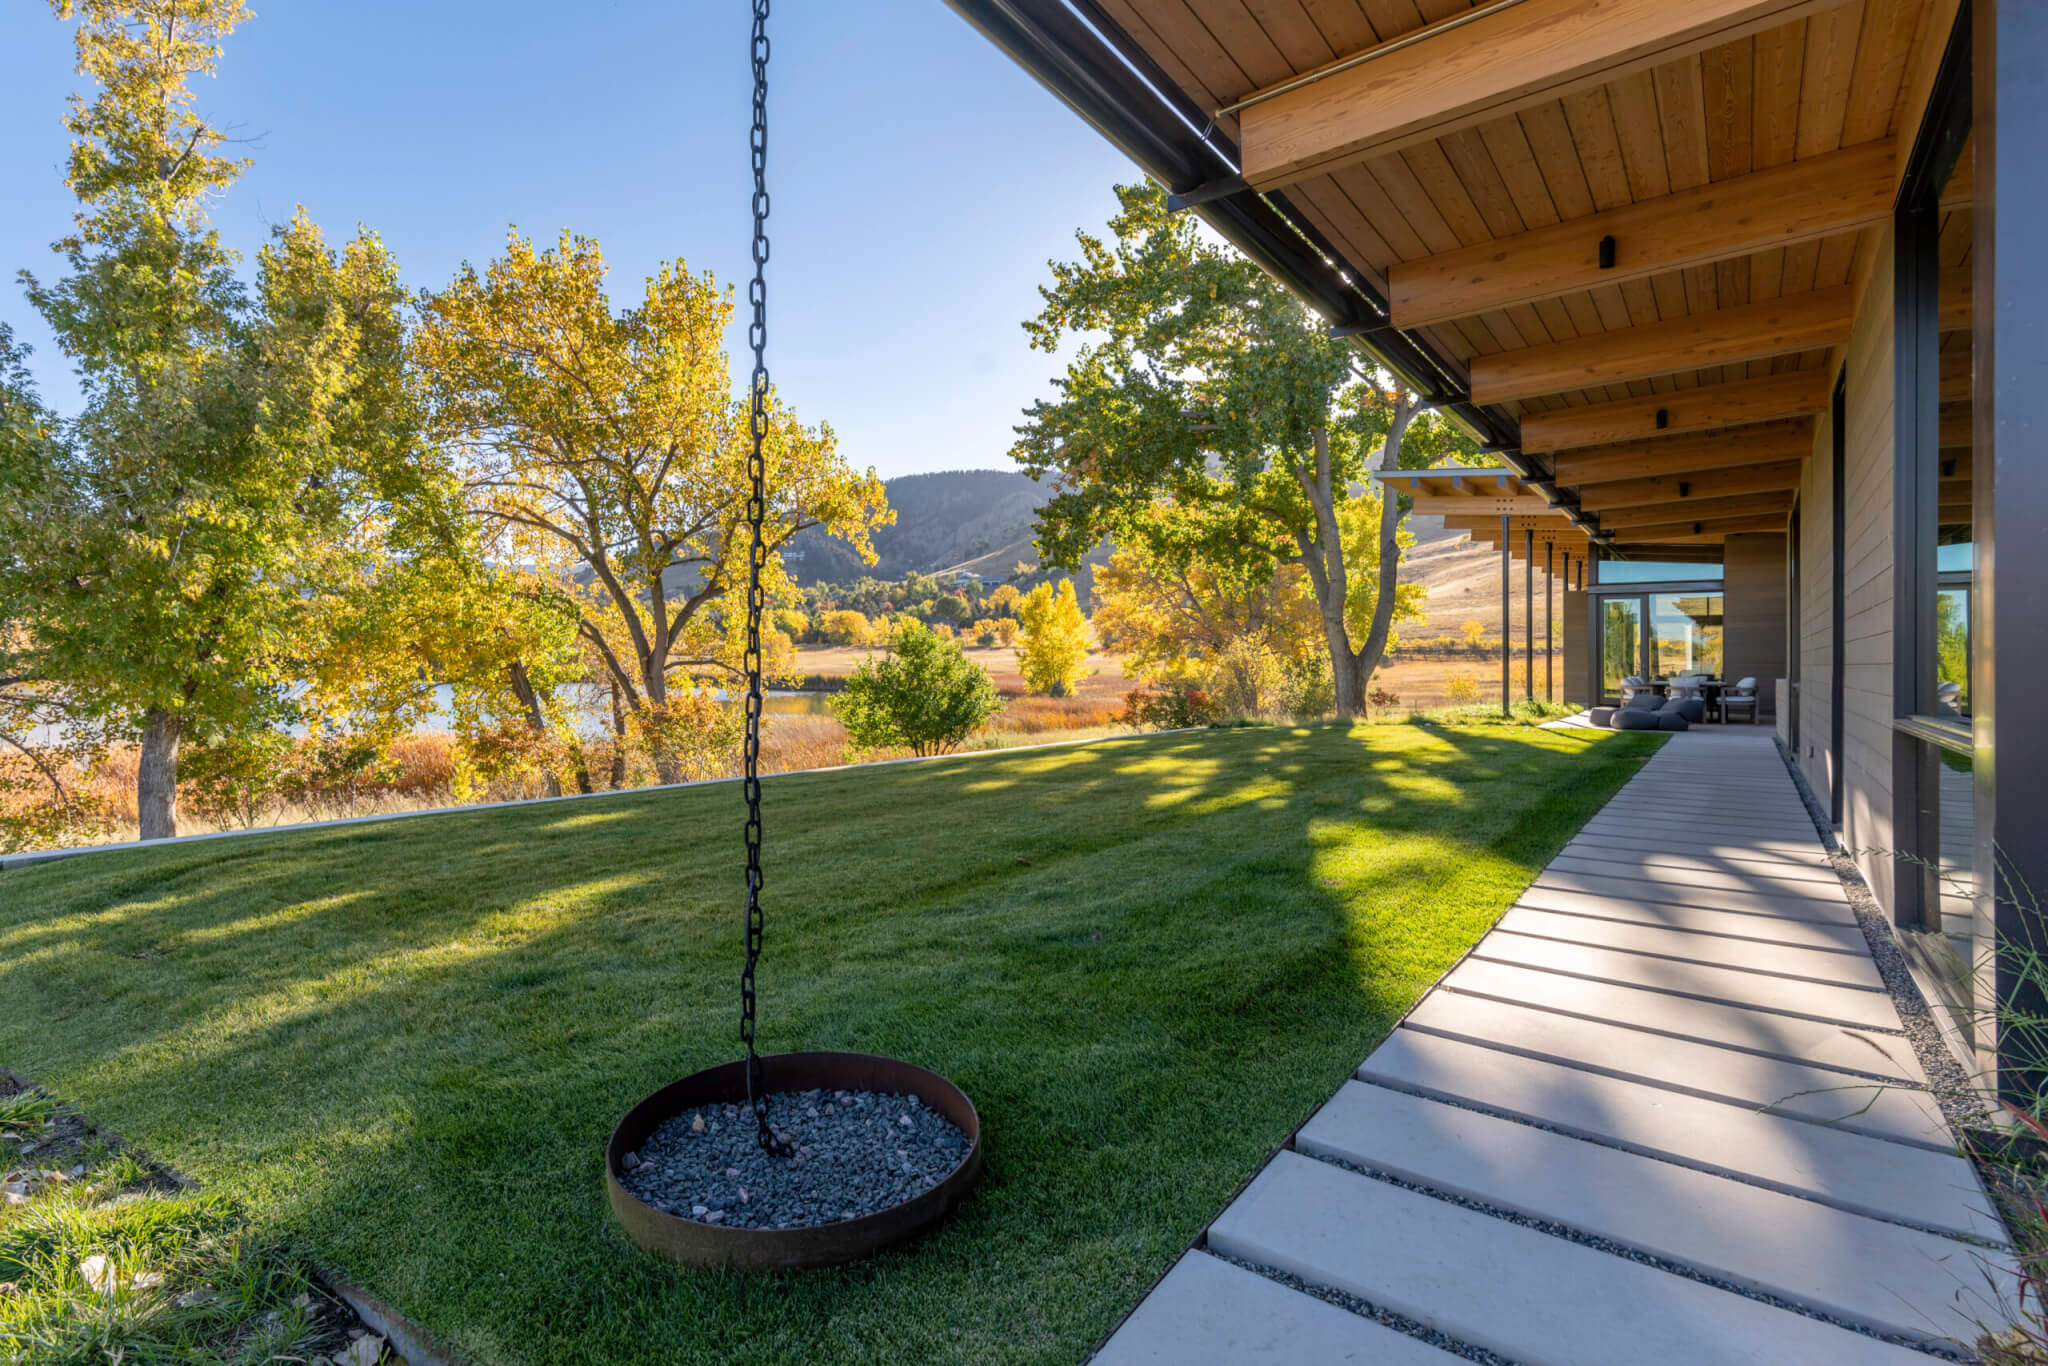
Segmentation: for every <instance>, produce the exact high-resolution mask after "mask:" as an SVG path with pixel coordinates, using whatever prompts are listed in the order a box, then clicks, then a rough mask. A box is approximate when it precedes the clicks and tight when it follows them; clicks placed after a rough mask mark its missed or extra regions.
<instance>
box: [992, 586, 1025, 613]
mask: <svg viewBox="0 0 2048 1366" xmlns="http://www.w3.org/2000/svg"><path fill="white" fill-rule="evenodd" d="M1023 597H1024V595H1023V594H1022V593H1020V592H1018V591H1017V585H1015V584H1013V583H1005V584H1000V585H998V586H997V588H996V589H995V591H994V592H992V593H990V594H989V595H988V606H989V610H990V611H992V612H995V613H997V614H999V615H1001V616H1006V617H1007V616H1014V615H1016V612H1017V604H1018V602H1020V601H1021V600H1022V599H1023Z"/></svg>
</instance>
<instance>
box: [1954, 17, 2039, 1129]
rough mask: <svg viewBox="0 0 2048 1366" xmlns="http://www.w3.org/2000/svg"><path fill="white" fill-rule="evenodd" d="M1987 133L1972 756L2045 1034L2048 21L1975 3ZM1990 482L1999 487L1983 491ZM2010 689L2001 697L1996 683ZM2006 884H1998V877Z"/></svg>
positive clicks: (2019, 1000)
mask: <svg viewBox="0 0 2048 1366" xmlns="http://www.w3.org/2000/svg"><path fill="white" fill-rule="evenodd" d="M1970 12H1971V15H1972V23H1973V27H1974V30H1975V32H1974V34H1973V35H1972V36H1973V39H1974V43H1973V47H1972V52H1971V63H1970V67H1971V84H1972V87H1973V94H1972V101H1971V102H1972V110H1973V112H1972V118H1971V122H1972V125H1973V127H1974V129H1975V133H1976V157H1977V164H1976V167H1975V199H1976V204H1975V210H1976V223H1975V233H1976V237H1975V242H1974V245H1973V247H1972V250H1971V255H1972V258H1973V261H1972V267H1973V275H1974V278H1973V280H1972V282H1971V283H1972V289H1973V292H1974V299H1973V307H1972V314H1971V323H1972V331H1973V332H1974V334H1975V335H1974V339H1973V340H1974V346H1975V357H1974V360H1975V365H1974V368H1975V372H1976V393H1975V400H1976V401H1975V405H1974V413H1973V415H1972V433H1971V439H1972V448H1973V462H1974V463H1973V466H1972V468H1973V470H1974V471H1975V480H1974V487H1973V489H1972V496H1973V500H1974V503H1975V509H1974V518H1975V532H1974V539H1975V544H1976V561H1977V563H1976V580H1975V584H1974V588H1975V593H1976V601H1975V602H1973V603H1972V604H1971V605H1970V631H1971V634H1972V635H1973V636H1974V639H1973V640H1972V641H1971V646H1970V653H1971V656H1972V658H1971V668H1970V714H1971V717H1972V722H1971V725H1972V728H1973V730H1974V736H1973V738H1974V741H1975V756H1974V758H1975V762H1974V764H1973V770H1974V775H1975V779H1976V813H1975V814H1976V827H1977V829H1976V837H1977V850H1976V865H1977V870H1978V875H1979V877H1980V878H1983V879H1984V884H1985V885H1984V890H1985V891H1986V892H1994V891H1995V893H1996V896H1997V902H1996V904H1995V906H1994V909H1993V915H1994V919H1995V923H1996V926H1997V933H1998V939H1999V941H2000V949H2001V952H2000V954H1999V957H1998V969H1997V972H1996V974H1995V979H1994V986H1995V989H1996V992H1997V997H1998V1009H1999V1014H2000V1016H2001V1017H2010V1016H2014V1015H2020V1016H2025V1017H2029V1018H2032V1019H2036V1020H2038V1019H2043V1018H2048V993H2044V991H2043V983H2042V981H2041V977H2040V974H2039V973H2038V972H2035V973H2027V972H2025V971H2023V970H2022V969H2023V967H2024V964H2023V963H2022V962H2021V961H2020V960H2019V956H2018V955H2016V954H2012V953H2007V952H2004V951H2003V950H2005V949H2006V948H2007V947H2008V946H2010V947H2014V948H2018V949H2021V950H2023V951H2028V952H2031V953H2034V954H2039V953H2041V952H2043V950H2044V949H2048V925H2044V918H2043V910H2042V905H2041V898H2042V897H2044V896H2048V839H2043V838H2042V837H2041V813H2042V812H2043V811H2048V724H2044V722H2043V719H2042V715H2041V707H2040V694H2039V689H2040V681H2041V679H2043V678H2048V460H2044V459H2042V445H2043V442H2044V441H2048V331H2044V330H2043V328H2042V326H2041V312H2042V309H2043V307H2044V306H2048V252H2043V251H2041V250H2040V245H2039V244H2040V240H2041V223H2042V221H2043V219H2044V217H2048V182H2044V181H2043V179H2042V176H2041V149H2042V148H2043V147H2044V146H2048V7H2044V6H2043V5H2041V4H2040V3H2039V0H1973V2H1972V4H1971V7H1970ZM1987 474H1988V476H1989V477H1987ZM2008 678H2009V679H2011V680H2012V684H2013V687H2012V690H2011V692H2010V693H2009V694H2006V693H2003V692H2002V689H2001V681H2002V680H2005V679H2008ZM1994 868H1995V869H1996V870H1997V871H1996V873H1995V875H1994V874H1993V873H1992V870H1993V869H1994ZM2044 1067H2048V1039H2043V1038H2042V1037H2040V1035H2039V1034H2038V1033H2037V1032H2032V1031H2027V1032H2023V1031H2022V1030H2020V1029H2017V1028H2012V1027H2006V1028H2003V1029H2001V1031H2000V1034H1999V1039H1998V1089H1999V1092H2000V1094H2001V1095H2004V1096H2005V1097H2007V1098H2009V1099H2011V1100H2014V1101H2015V1102H2017V1103H2019V1104H2023V1105H2024V1104H2026V1103H2027V1102H2028V1101H2030V1100H2031V1099H2032V1098H2033V1096H2034V1095H2035V1094H2036V1093H2038V1092H2039V1091H2040V1090H2042V1089H2043V1087H2044V1085H2048V1079H2044Z"/></svg>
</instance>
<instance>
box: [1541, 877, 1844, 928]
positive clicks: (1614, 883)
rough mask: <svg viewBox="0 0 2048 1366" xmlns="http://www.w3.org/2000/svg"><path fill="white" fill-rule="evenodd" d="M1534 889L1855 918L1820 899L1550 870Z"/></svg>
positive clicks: (1829, 900) (1834, 902)
mask: <svg viewBox="0 0 2048 1366" xmlns="http://www.w3.org/2000/svg"><path fill="white" fill-rule="evenodd" d="M1536 885H1537V886H1539V887H1554V888H1557V889H1558V890H1559V891H1565V892H1588V893H1591V894H1592V895H1594V896H1619V897H1631V898H1634V899H1636V900H1639V901H1668V902H1670V903H1671V904H1673V905H1675V906H1704V907H1705V908H1706V909H1708V910H1710V911H1768V912H1771V913H1772V914H1776V915H1803V916H1806V917H1807V918H1809V919H1813V920H1832V921H1834V922H1835V923H1836V924H1837V925H1854V924H1855V923H1856V915H1855V913H1854V912H1853V911H1851V910H1850V909H1849V903H1848V902H1846V901H1837V900H1834V899H1833V898H1831V897H1824V896H1782V895H1774V896H1759V895H1757V894H1755V893H1753V892H1731V891H1728V890H1727V889H1726V888H1722V887H1686V886H1680V885H1677V884H1674V883H1668V882H1662V883H1660V882H1644V881H1641V880H1640V879H1637V878H1630V877H1599V876H1595V875H1591V874H1587V873H1578V872H1572V871H1569V870H1559V869H1551V868H1546V869H1544V870H1543V872H1541V873H1539V874H1538V875H1537V877H1536Z"/></svg>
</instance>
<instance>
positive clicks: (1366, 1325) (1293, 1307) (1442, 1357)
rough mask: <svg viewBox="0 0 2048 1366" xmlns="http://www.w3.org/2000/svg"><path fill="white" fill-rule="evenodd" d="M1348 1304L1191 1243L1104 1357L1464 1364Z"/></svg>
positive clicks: (1272, 1363) (1148, 1364)
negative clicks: (1325, 1298) (1284, 1282)
mask: <svg viewBox="0 0 2048 1366" xmlns="http://www.w3.org/2000/svg"><path fill="white" fill-rule="evenodd" d="M1457 1360H1458V1359H1457V1358H1456V1357H1454V1356H1452V1355H1451V1354H1450V1353H1448V1352H1444V1351H1440V1350H1438V1349H1437V1348H1435V1347H1432V1346H1430V1345H1429V1344H1428V1343H1426V1342H1423V1341H1422V1340H1421V1339H1419V1338H1411V1337H1409V1336H1407V1335H1406V1334H1404V1333H1397V1332H1395V1331H1394V1330H1393V1329H1391V1328H1387V1327H1384V1326H1383V1325H1381V1324H1378V1323H1375V1322H1373V1321H1372V1320H1371V1319H1369V1318H1366V1317H1364V1316H1363V1315H1360V1314H1354V1313H1352V1312H1351V1311H1350V1310H1348V1309H1340V1308H1338V1307H1337V1306H1336V1305H1334V1304H1330V1303H1327V1302H1325V1301H1323V1300H1319V1299H1316V1298H1315V1297H1314V1296H1311V1295H1304V1294H1302V1293H1301V1292H1300V1291H1298V1290H1293V1289H1290V1288H1289V1287H1287V1286H1284V1285H1282V1284H1280V1282H1278V1281H1275V1280H1269V1279H1268V1278H1266V1277H1264V1276H1261V1275H1259V1274H1257V1273H1256V1272H1252V1271H1246V1270H1245V1269H1244V1268H1243V1267H1240V1266H1233V1265H1231V1264H1230V1263H1229V1262H1226V1261H1223V1260H1221V1259H1220V1258H1216V1257H1211V1256H1209V1255H1207V1254H1206V1253H1201V1252H1190V1253H1189V1254H1188V1255H1187V1256H1185V1257H1183V1258H1181V1259H1180V1262H1179V1264H1178V1265H1176V1266H1175V1267H1174V1268H1173V1270H1171V1271H1169V1272H1167V1273H1166V1279H1164V1280H1162V1281H1161V1282H1159V1284H1158V1285H1156V1286H1154V1287H1153V1288H1152V1293H1151V1294H1149V1295H1147V1296H1146V1297H1145V1299H1144V1302H1143V1303H1142V1304H1140V1305H1139V1306H1138V1307H1137V1309H1136V1310H1135V1311H1134V1312H1133V1313H1132V1314H1131V1316H1130V1318H1128V1319H1127V1320H1125V1321H1124V1325H1123V1327H1122V1328H1121V1329H1119V1330H1118V1332H1117V1334H1116V1336H1115V1337H1114V1338H1112V1339H1111V1340H1110V1342H1109V1345H1108V1346H1106V1347H1104V1348H1103V1349H1102V1351H1101V1352H1100V1353H1099V1354H1097V1356H1096V1357H1095V1361H1096V1363H1097V1366H1188V1363H1190V1362H1211V1363H1214V1364H1215V1366H1456V1362H1457Z"/></svg>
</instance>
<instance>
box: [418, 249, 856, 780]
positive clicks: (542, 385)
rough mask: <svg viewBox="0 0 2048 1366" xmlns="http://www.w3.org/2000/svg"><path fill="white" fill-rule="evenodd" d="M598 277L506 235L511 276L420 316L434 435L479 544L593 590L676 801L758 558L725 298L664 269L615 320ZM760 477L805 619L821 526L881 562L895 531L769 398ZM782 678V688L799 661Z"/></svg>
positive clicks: (783, 579)
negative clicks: (787, 546) (692, 724)
mask: <svg viewBox="0 0 2048 1366" xmlns="http://www.w3.org/2000/svg"><path fill="white" fill-rule="evenodd" d="M605 273H606V272H605V264H604V257H603V254H602V253H601V252H600V251H599V249H598V245H597V243H595V242H593V241H590V240H589V239H587V238H581V237H576V236H574V235H573V234H569V233H564V234H563V235H562V237H561V239H560V241H559V242H558V243H557V244H556V246H555V247H554V248H553V249H551V250H546V251H536V250H535V249H534V246H533V244H532V243H531V242H530V241H528V240H526V239H524V238H522V237H519V236H518V235H516V234H514V235H513V236H512V237H511V238H510V240H509V241H508V243H507V245H506V251H505V255H504V256H503V257H501V258H499V259H498V260H496V261H493V262H491V263H490V265H489V266H488V267H487V268H485V269H484V270H482V271H478V270H477V269H475V268H474V267H470V266H465V267H464V268H463V270H462V271H461V273H460V274H459V275H458V276H457V277H456V279H455V281H454V282H453V283H452V284H451V285H449V287H448V288H447V289H445V290H442V291H441V292H439V293H438V294H435V295H433V296H431V297H429V298H428V299H427V300H426V301H425V303H424V314H425V318H424V321H423V324H422V326H421V328H420V332H419V338H418V348H419V353H420V358H421V363H422V365H423V367H424V368H425V370H426V371H427V374H428V377H429V383H430V389H431V393H432V399H433V418H434V431H435V433H436V434H437V436H438V437H439V438H441V439H443V440H445V441H446V442H447V443H448V444H450V445H451V446H453V447H454V448H455V450H456V452H457V455H458V460H459V468H460V469H461V471H462V477H463V481H464V485H465V498H466V502H467V505H468V507H469V508H470V510H471V512H472V514H473V515H474V516H475V517H476V518H477V519H478V521H479V522H480V523H481V524H482V526H483V527H484V533H485V543H486V544H487V545H488V546H490V547H492V548H493V551H494V553H495V555H496V557H497V558H499V559H501V560H503V561H505V562H509V563H521V564H525V563H531V564H534V565H535V566H537V567H538V568H539V569H541V570H543V571H546V572H548V573H551V574H552V575H554V576H555V577H557V578H567V577H571V576H573V577H576V578H578V579H582V580H585V581H587V582H588V583H589V584H590V585H591V590H592V591H591V592H590V593H589V594H588V595H586V596H585V597H584V598H582V599H581V600H580V601H581V604H582V607H583V612H582V617H581V620H580V622H579V630H580V632H581V634H582V636H583V639H584V640H585V642H586V643H587V644H588V645H589V646H590V647H591V648H592V649H593V650H594V651H595V652H596V653H597V655H598V657H599V658H600V659H601V660H602V661H603V662H604V666H605V669H606V670H607V672H608V673H609V675H610V678H611V682H612V683H613V684H614V685H615V687H616V692H617V695H618V696H619V697H620V698H621V699H622V702H623V705H624V706H625V708H626V710H627V712H628V713H629V714H630V715H631V716H632V717H633V718H634V730H635V733H637V734H639V735H642V736H644V737H645V738H646V740H647V742H648V743H649V744H651V745H653V746H654V750H653V758H654V762H655V768H656V771H657V772H658V773H659V775H660V777H661V780H662V781H663V782H675V781H678V780H680V779H681V777H682V776H683V774H684V772H685V769H686V767H687V763H688V755H687V753H686V750H689V749H690V748H691V746H688V745H682V744H680V743H679V740H678V736H679V734H680V732H679V729H678V728H679V727H681V726H685V725H687V724H688V722H689V721H690V719H691V718H702V717H703V716H704V715H705V713H704V709H703V706H702V705H701V699H699V698H697V697H696V696H695V695H694V687H693V683H692V680H694V679H696V678H699V677H701V676H704V675H712V676H718V675H724V676H726V677H728V678H736V677H737V675H738V674H739V671H740V668H741V657H742V652H743V647H744V641H743V639H742V633H741V632H739V631H737V630H732V629H729V628H730V627H731V625H732V624H733V623H736V622H739V621H742V620H744V619H745V601H744V598H745V591H746V582H747V548H748V546H749V544H750V540H749V536H748V532H747V526H746V513H747V502H748V492H749V488H748V481H747V447H748V430H749V429H748V423H747V418H746V402H745V400H744V399H736V398H735V396H734V394H733V391H732V380H731V374H730V370H729V367H728V364H727V358H726V353H725V348H724V336H725V327H726V324H727V322H728V321H729V320H730V318H731V316H732V295H731V292H730V291H729V290H725V289H723V288H721V287H720V286H719V285H718V284H717V282H716V281H714V280H713V279H712V278H711V276H710V275H709V274H708V273H706V274H703V275H693V274H691V273H690V271H689V270H688V269H687V268H686V267H685V266H684V265H683V264H682V263H681V262H668V263H664V264H663V265H661V267H660V268H659V269H658V270H656V272H655V273H654V275H653V276H651V277H650V278H649V279H648V281H647V285H646V292H645V295H644V297H643V298H642V299H641V301H640V302H639V303H638V304H636V305H635V306H633V307H632V308H629V309H627V310H626V311H624V312H616V311H614V310H613V307H612V303H611V300H610V298H609V297H608V296H607V294H606V291H605ZM764 457H765V459H766V462H767V489H768V501H767V508H766V530H765V535H766V540H767V547H768V556H767V562H766V564H765V566H764V568H763V572H762V579H763V587H764V591H765V593H766V595H767V598H768V601H769V604H770V605H773V606H783V605H791V604H793V603H794V602H796V601H797V600H798V597H799V595H798V594H797V592H796V590H795V588H794V586H793V585H792V584H791V583H790V582H789V579H788V576H787V575H786V573H785V572H784V570H783V567H782V561H781V557H780V555H779V554H777V553H776V552H777V551H778V550H779V549H780V548H781V547H782V546H783V544H784V543H785V542H787V541H788V540H789V538H790V537H792V536H794V535H796V534H797V533H799V532H801V531H804V530H806V529H808V528H810V527H813V526H823V527H824V528H826V529H827V530H828V531H829V532H831V533H832V534H833V535H836V536H839V537H841V538H843V539H844V540H846V541H847V542H848V543H849V544H851V545H852V547H853V549H854V551H855V552H856V553H857V554H859V555H860V556H861V557H862V558H863V559H864V560H865V561H866V562H868V563H873V561H874V558H875V556H874V552H873V550H872V549H871V548H870V546H869V540H868V536H869V532H870V530H871V529H872V528H874V527H877V526H882V525H886V524H887V523H888V522H889V521H891V520H893V516H892V514H891V513H890V512H889V510H888V505H887V502H886V500H885V498H884V495H883V491H882V484H881V481H880V479H878V478H877V477H876V476H875V475H874V473H873V471H872V470H870V471H866V472H860V471H856V470H854V469H852V468H851V467H850V466H848V465H847V463H846V462H845V460H844V459H843V458H842V457H841V456H840V455H839V452H838V447H837V443H836V441H835V439H834V437H833V435H832V431H831V429H830V428H829V427H827V426H824V425H819V426H817V427H805V426H804V425H803V424H801V423H800V422H799V421H798V420H797V419H796V417H795V416H794V415H793V414H792V413H791V412H790V411H789V410H788V409H787V408H785V407H784V406H782V404H781V403H780V402H779V401H776V400H774V399H773V398H772V396H771V401H770V412H769V432H768V438H767V442H766V446H765V450H764ZM771 667H772V668H773V669H774V670H775V671H777V672H780V673H783V674H785V675H786V674H788V673H789V672H791V671H793V669H794V660H793V658H785V659H783V660H780V661H775V662H773V663H772V664H771ZM672 694H673V696H672ZM672 702H673V703H674V705H673V706H671V703H672Z"/></svg>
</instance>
